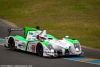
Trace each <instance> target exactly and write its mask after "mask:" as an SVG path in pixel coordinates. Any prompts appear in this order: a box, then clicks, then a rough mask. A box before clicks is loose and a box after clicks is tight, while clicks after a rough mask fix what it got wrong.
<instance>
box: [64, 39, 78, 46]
mask: <svg viewBox="0 0 100 67" xmlns="http://www.w3.org/2000/svg"><path fill="white" fill-rule="evenodd" d="M65 39H66V40H67V41H69V42H71V43H72V44H73V45H74V44H75V43H79V41H78V40H75V39H69V38H65Z"/></svg>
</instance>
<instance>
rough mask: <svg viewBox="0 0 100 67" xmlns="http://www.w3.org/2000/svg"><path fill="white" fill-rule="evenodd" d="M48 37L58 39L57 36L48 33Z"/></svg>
mask: <svg viewBox="0 0 100 67" xmlns="http://www.w3.org/2000/svg"><path fill="white" fill-rule="evenodd" d="M47 37H48V38H53V39H55V40H58V39H57V38H56V37H54V36H52V35H51V34H47Z"/></svg>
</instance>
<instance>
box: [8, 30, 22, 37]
mask: <svg viewBox="0 0 100 67" xmlns="http://www.w3.org/2000/svg"><path fill="white" fill-rule="evenodd" d="M23 30H24V29H23V28H8V36H9V35H10V33H11V31H23Z"/></svg>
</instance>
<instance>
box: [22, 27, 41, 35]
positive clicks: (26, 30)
mask: <svg viewBox="0 0 100 67" xmlns="http://www.w3.org/2000/svg"><path fill="white" fill-rule="evenodd" d="M28 31H39V30H38V29H36V28H30V27H25V28H24V37H26V36H27V33H28Z"/></svg>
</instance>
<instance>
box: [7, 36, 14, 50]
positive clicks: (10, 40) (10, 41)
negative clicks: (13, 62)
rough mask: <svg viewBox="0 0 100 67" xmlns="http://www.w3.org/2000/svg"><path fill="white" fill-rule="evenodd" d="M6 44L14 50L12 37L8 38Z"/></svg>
mask: <svg viewBox="0 0 100 67" xmlns="http://www.w3.org/2000/svg"><path fill="white" fill-rule="evenodd" d="M8 43H9V44H8V45H9V48H10V49H11V50H13V51H14V50H15V42H14V39H13V38H10V39H9V41H8Z"/></svg>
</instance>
